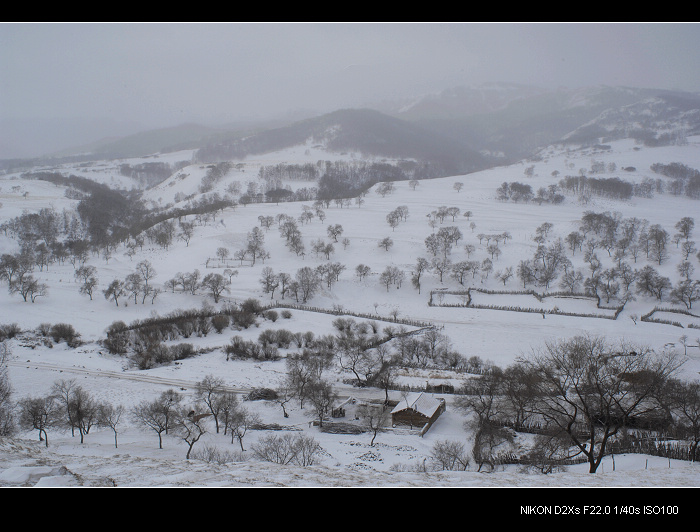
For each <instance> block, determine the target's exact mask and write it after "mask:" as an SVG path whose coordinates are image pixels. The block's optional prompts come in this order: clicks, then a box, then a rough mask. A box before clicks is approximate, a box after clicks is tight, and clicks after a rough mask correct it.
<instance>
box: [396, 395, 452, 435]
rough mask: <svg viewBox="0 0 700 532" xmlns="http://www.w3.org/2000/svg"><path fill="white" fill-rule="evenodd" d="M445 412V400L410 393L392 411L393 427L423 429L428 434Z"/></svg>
mask: <svg viewBox="0 0 700 532" xmlns="http://www.w3.org/2000/svg"><path fill="white" fill-rule="evenodd" d="M444 411H445V400H444V399H440V398H436V397H433V396H432V395H429V394H426V393H425V392H414V393H409V394H408V395H407V396H406V398H405V399H401V401H399V403H398V404H397V405H396V406H395V407H394V409H393V410H392V411H391V423H392V425H393V426H396V425H409V426H410V427H411V428H414V427H416V428H418V427H422V432H426V431H427V430H428V429H429V428H430V426H431V425H432V424H433V423H435V421H436V420H437V418H439V417H440V415H441V414H442V413H443V412H444Z"/></svg>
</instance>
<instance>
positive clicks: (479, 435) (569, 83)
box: [0, 23, 700, 517]
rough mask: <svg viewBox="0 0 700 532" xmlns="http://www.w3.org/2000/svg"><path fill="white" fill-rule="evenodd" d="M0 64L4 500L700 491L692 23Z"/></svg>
mask: <svg viewBox="0 0 700 532" xmlns="http://www.w3.org/2000/svg"><path fill="white" fill-rule="evenodd" d="M0 42H1V43H2V47H1V48H0V69H2V72H3V73H4V74H3V76H2V80H1V81H0V132H1V134H0V288H2V290H0V348H1V349H0V486H4V487H10V486H11V487H20V486H57V487H63V486H66V487H68V486H134V487H135V486H149V487H159V486H209V487H214V486H217V487H223V486H234V487H243V486H245V487H256V486H259V487H271V486H290V487H301V486H314V487H318V486H338V487H340V486H343V487H587V488H596V487H664V488H666V487H681V488H697V487H699V486H700V469H698V462H697V460H698V458H700V450H699V449H698V444H699V442H700V410H698V405H700V333H698V332H697V331H698V329H700V310H699V309H700V301H699V300H700V275H699V274H698V272H700V251H698V249H699V246H700V245H699V244H697V243H696V242H698V236H697V235H698V227H697V225H696V223H697V222H698V221H699V220H700V218H699V217H698V214H699V213H700V149H699V148H700V65H699V64H698V63H699V57H700V54H698V52H697V50H698V49H699V48H698V45H700V28H699V27H698V26H697V25H696V24H694V23H690V24H663V23H658V24H656V23H650V24H633V23H630V24H616V23H610V24H607V23H555V24H549V23H542V24H536V23H521V24H518V23H515V24H507V23H491V24H489V23H442V24H434V23H221V24H218V23H212V24H196V23H161V24H152V23H143V24H131V23H123V24H110V23H106V24H98V23H87V24H55V23H48V24H40V23H3V24H2V25H0ZM582 412H583V414H582ZM643 498H644V497H643V494H642V497H641V498H640V499H639V500H638V501H636V502H635V503H634V504H632V503H631V504H629V505H624V502H625V501H619V503H617V505H616V502H615V501H610V506H606V513H612V514H614V515H622V514H632V515H649V514H656V515H658V514H662V513H663V514H664V515H667V516H668V517H676V516H678V514H679V513H680V514H682V513H685V514H686V515H687V513H688V510H689V509H688V508H687V507H686V503H684V502H683V501H681V500H675V499H672V498H670V499H671V500H666V498H664V500H663V501H661V500H657V501H656V502H654V501H646V500H644V501H642V499H643ZM640 501H642V502H640ZM628 502H630V501H628ZM654 504H656V506H653V505H654ZM647 505H651V506H647ZM506 507H507V511H510V512H512V513H513V514H518V513H520V514H522V512H524V511H526V512H527V513H529V512H530V511H531V510H532V509H531V508H529V507H528V509H525V510H524V509H523V508H522V507H521V506H520V502H517V503H516V502H512V503H506ZM584 508H586V510H585V511H586V512H588V511H590V507H584V506H580V507H576V508H574V509H573V510H574V513H579V512H584ZM532 511H535V510H532Z"/></svg>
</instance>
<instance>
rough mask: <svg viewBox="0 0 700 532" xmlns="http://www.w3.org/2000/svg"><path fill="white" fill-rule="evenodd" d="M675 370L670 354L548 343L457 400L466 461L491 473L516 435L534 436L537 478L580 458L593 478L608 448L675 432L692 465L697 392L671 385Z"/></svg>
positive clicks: (698, 431) (593, 342)
mask: <svg viewBox="0 0 700 532" xmlns="http://www.w3.org/2000/svg"><path fill="white" fill-rule="evenodd" d="M680 366H681V361H680V359H679V358H678V357H677V356H676V355H675V354H673V353H666V352H663V353H656V352H654V351H652V350H651V349H649V348H647V347H644V346H637V345H631V344H625V343H619V344H610V343H608V342H607V341H606V340H605V339H604V338H600V337H590V336H577V337H574V338H571V339H567V340H561V341H553V342H547V343H546V344H545V346H544V347H543V348H542V349H541V350H538V351H536V352H534V353H533V354H532V355H531V356H529V357H524V358H521V359H520V360H518V361H517V362H516V363H515V364H514V365H512V366H510V367H508V368H506V369H505V370H500V369H497V368H496V370H492V371H491V372H489V373H488V374H487V375H484V376H482V377H481V378H479V379H477V380H475V381H474V382H473V386H472V388H471V390H470V391H469V393H468V394H465V395H462V396H459V397H458V398H457V405H458V407H459V408H461V409H462V410H463V411H464V412H465V413H468V414H469V416H470V420H469V422H468V423H469V427H470V428H471V429H472V431H473V434H474V442H473V450H472V456H473V457H474V459H475V461H476V462H477V463H478V464H479V468H481V467H483V466H484V465H490V466H491V467H493V466H494V464H495V463H496V462H497V461H498V453H499V449H501V448H503V445H504V444H507V443H508V442H509V441H512V438H513V434H514V433H513V429H517V430H521V431H528V432H534V433H536V434H537V436H536V438H535V443H534V445H533V446H532V448H531V451H530V453H529V454H528V455H527V456H525V457H523V459H524V461H525V462H526V463H528V464H530V465H532V466H534V467H537V468H539V469H540V470H541V471H543V472H550V471H552V470H553V469H554V468H556V467H557V464H559V463H562V462H564V461H566V460H568V459H571V458H574V457H576V458H579V457H583V458H585V460H586V461H587V463H588V464H589V471H590V472H591V473H595V472H596V471H597V470H598V467H599V466H600V463H601V461H602V459H603V458H604V457H605V456H606V455H608V454H609V453H610V446H611V444H612V442H613V441H616V440H620V439H624V438H629V437H630V436H631V435H633V434H634V433H637V434H642V433H644V431H654V432H655V433H656V434H657V435H659V436H662V435H663V434H670V433H673V435H674V437H676V438H681V439H683V440H685V441H687V442H688V445H689V447H688V456H690V457H694V459H698V458H700V457H698V454H697V453H698V443H699V442H700V387H699V386H698V383H697V382H695V383H692V382H687V381H682V380H679V379H677V378H675V373H676V371H677V370H678V368H679V367H680Z"/></svg>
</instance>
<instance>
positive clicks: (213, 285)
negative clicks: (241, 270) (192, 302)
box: [202, 273, 231, 303]
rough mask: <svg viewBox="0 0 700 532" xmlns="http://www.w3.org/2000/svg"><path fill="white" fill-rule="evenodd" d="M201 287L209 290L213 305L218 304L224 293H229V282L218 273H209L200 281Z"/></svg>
mask: <svg viewBox="0 0 700 532" xmlns="http://www.w3.org/2000/svg"><path fill="white" fill-rule="evenodd" d="M202 286H203V287H204V288H208V289H209V292H210V293H211V295H212V297H213V298H214V303H218V302H219V299H221V295H222V294H223V293H224V292H230V290H231V289H230V288H229V287H230V286H231V281H230V280H229V279H227V278H226V277H224V276H223V275H221V274H220V273H209V274H207V275H205V276H204V279H202Z"/></svg>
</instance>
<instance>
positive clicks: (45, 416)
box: [18, 395, 61, 447]
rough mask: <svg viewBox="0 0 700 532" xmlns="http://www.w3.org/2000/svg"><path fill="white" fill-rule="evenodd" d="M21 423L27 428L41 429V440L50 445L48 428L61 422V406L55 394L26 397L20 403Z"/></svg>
mask: <svg viewBox="0 0 700 532" xmlns="http://www.w3.org/2000/svg"><path fill="white" fill-rule="evenodd" d="M18 407H19V424H20V426H21V427H22V428H24V429H26V430H30V429H34V430H38V431H39V441H43V442H45V443H46V447H48V446H49V436H48V434H47V430H48V429H50V428H52V427H55V426H56V425H58V424H59V422H60V415H61V407H60V404H59V403H58V402H57V401H56V397H55V396H53V395H47V396H44V397H25V398H23V399H21V400H20V401H19V403H18Z"/></svg>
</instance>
